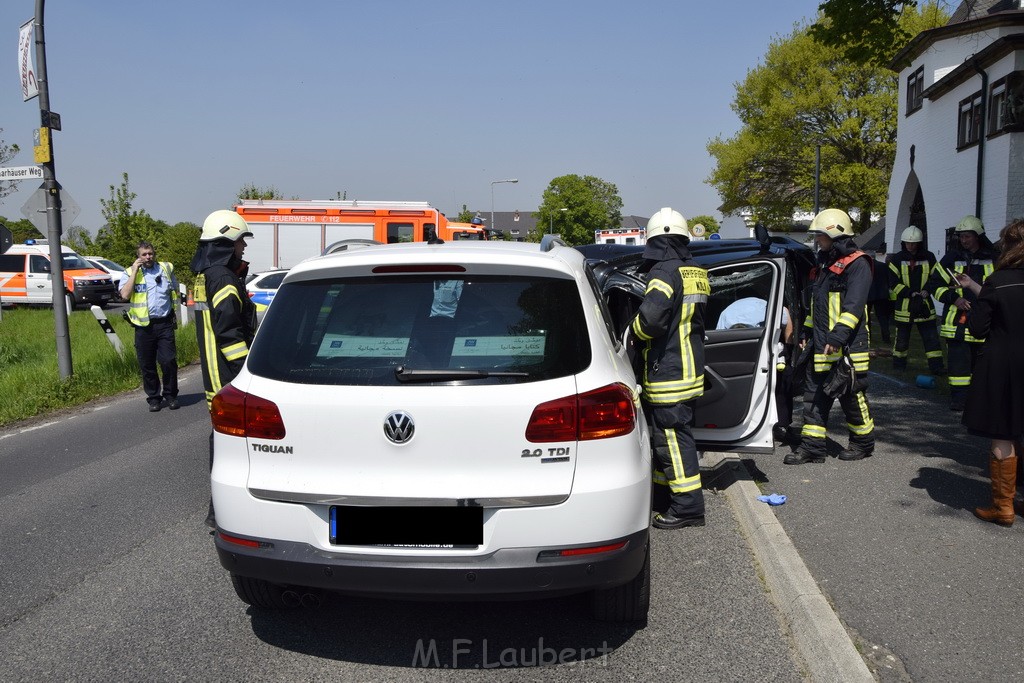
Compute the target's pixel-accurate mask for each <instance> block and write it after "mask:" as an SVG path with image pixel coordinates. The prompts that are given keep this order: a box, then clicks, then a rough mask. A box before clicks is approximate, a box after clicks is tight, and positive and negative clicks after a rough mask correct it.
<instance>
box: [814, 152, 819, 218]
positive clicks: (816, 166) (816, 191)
mask: <svg viewBox="0 0 1024 683" xmlns="http://www.w3.org/2000/svg"><path fill="white" fill-rule="evenodd" d="M820 191H821V145H815V147H814V215H815V216H817V215H818V206H819V203H818V197H819V193H820Z"/></svg>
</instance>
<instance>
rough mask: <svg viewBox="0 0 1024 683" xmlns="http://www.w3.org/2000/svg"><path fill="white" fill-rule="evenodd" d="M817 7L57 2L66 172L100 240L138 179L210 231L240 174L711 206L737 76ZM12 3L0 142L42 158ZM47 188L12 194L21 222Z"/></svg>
mask: <svg viewBox="0 0 1024 683" xmlns="http://www.w3.org/2000/svg"><path fill="white" fill-rule="evenodd" d="M818 1H819V0H774V1H773V2H763V1H762V2H755V1H752V0H738V1H737V2H731V3H726V2H694V1H693V0H666V1H662V0H652V1H649V2H636V3H626V2H621V1H619V2H609V1H606V0H591V1H589V2H557V1H555V0H546V1H535V0H517V1H516V2H512V3H493V2H479V1H478V2H463V1H462V0H459V1H445V0H441V1H439V2H433V3H428V2H411V1H406V0H376V1H373V2H368V1H366V0H361V1H359V2H355V1H349V0H335V1H321V0H307V1H306V2H280V1H279V2H269V1H264V0H248V1H245V2H243V1H241V0H217V1H210V0H204V1H200V0H174V1H173V2H159V3H158V2H139V1H138V0H132V1H126V0H104V1H102V2H99V1H93V2H81V0H49V1H48V2H46V16H45V37H46V44H47V51H46V55H47V71H48V75H49V84H50V105H51V109H52V110H53V111H55V112H57V113H59V114H60V115H61V119H62V127H63V130H62V131H60V132H57V133H55V134H54V153H55V159H56V171H57V179H58V181H59V182H60V183H61V184H62V185H63V186H64V189H65V190H66V191H67V192H68V193H69V194H70V195H71V196H72V197H73V198H74V199H75V201H76V202H77V203H78V204H79V206H81V209H82V212H81V215H80V216H79V218H78V219H77V220H76V221H75V223H76V224H79V225H82V226H84V227H86V228H87V229H89V230H90V231H91V232H93V233H95V231H96V229H97V228H98V227H99V226H100V225H101V224H102V222H103V219H102V216H101V213H100V208H101V207H100V203H99V200H100V199H101V198H104V199H105V198H107V197H109V194H110V191H109V187H110V185H117V184H119V183H120V180H121V173H122V172H127V173H128V174H129V178H130V185H131V189H132V190H133V191H134V192H136V193H137V195H138V197H137V199H136V200H135V208H137V209H144V210H146V211H148V212H149V213H150V215H152V216H153V217H155V218H158V219H162V220H165V221H168V222H170V223H175V222H178V221H186V220H187V221H193V222H195V223H202V220H203V218H204V217H205V216H206V214H207V213H209V212H210V211H212V210H214V209H218V208H227V207H229V206H230V204H231V202H232V201H233V199H234V197H235V195H236V193H237V191H238V189H239V188H240V187H241V186H242V185H243V184H245V183H250V182H251V183H255V184H256V185H258V186H269V185H273V186H274V187H276V188H277V189H278V190H279V191H280V192H281V193H282V194H283V195H284V196H285V197H287V198H290V197H298V198H301V199H331V198H334V197H335V196H336V195H337V193H339V192H342V193H346V194H347V197H348V198H349V199H375V200H388V199H395V200H410V201H429V202H430V203H431V204H433V205H434V206H437V207H438V208H440V209H441V210H442V211H445V212H447V213H448V214H449V215H453V214H454V213H456V212H458V211H459V210H460V209H461V207H462V205H463V204H467V205H468V206H469V208H471V209H474V210H480V211H483V212H484V213H485V214H486V212H489V211H490V209H491V190H492V187H491V181H493V180H499V179H507V178H518V179H519V183H518V184H515V185H512V184H501V185H495V186H494V205H495V209H496V210H498V211H511V210H513V209H519V210H522V211H530V210H534V209H536V207H537V205H538V204H539V203H540V201H541V195H542V193H543V192H544V190H545V188H546V187H547V186H548V184H549V182H550V181H551V179H552V178H555V177H557V176H560V175H564V174H567V173H576V174H580V175H594V176H598V177H600V178H603V179H604V180H607V181H609V182H612V183H615V185H617V186H618V189H619V194H620V196H621V197H622V200H623V203H624V207H623V213H624V214H637V215H642V216H649V215H651V214H652V213H654V212H655V211H657V210H658V209H659V208H660V207H662V206H672V207H673V208H676V209H678V210H680V211H682V212H683V214H684V215H686V216H692V215H696V214H702V213H711V214H713V215H718V214H717V207H718V205H719V203H720V202H719V198H718V195H717V193H716V192H715V191H714V189H713V188H711V187H710V186H708V185H707V184H706V183H704V179H705V178H706V177H707V176H708V174H709V173H710V171H711V169H712V159H711V158H710V157H709V156H708V154H707V151H706V149H705V146H706V144H707V142H708V140H709V139H711V138H713V137H714V136H716V135H724V136H731V135H733V134H734V133H735V132H736V130H737V129H738V127H739V121H738V120H737V119H736V116H735V115H734V114H733V112H732V110H731V109H730V108H729V105H730V102H731V101H732V99H733V95H734V91H735V88H734V84H735V83H736V82H738V81H741V80H742V79H743V78H744V77H745V75H746V73H747V70H748V69H750V68H753V67H755V66H756V65H757V64H758V63H759V60H760V59H761V58H762V56H763V55H764V53H765V51H766V49H767V47H768V44H769V43H770V42H771V41H772V40H773V39H774V38H775V37H777V36H779V35H788V34H789V33H790V32H791V31H792V30H793V27H794V24H795V23H797V22H800V21H803V20H804V19H805V18H809V17H812V16H813V15H814V14H815V12H816V10H817V5H818ZM34 11H35V2H34V0H4V1H3V2H2V3H0V27H2V28H0V35H4V36H7V38H6V42H7V48H6V49H0V55H6V57H4V58H3V59H2V60H0V64H5V65H6V66H5V67H4V66H0V128H3V132H2V133H0V137H2V139H3V140H4V141H5V142H7V143H8V144H10V143H17V144H18V145H20V146H21V148H22V152H21V153H20V154H19V155H18V156H17V157H15V158H14V159H13V160H11V161H9V162H8V163H7V165H8V166H26V165H31V164H32V163H33V159H32V130H33V128H36V127H38V125H39V104H38V99H33V100H30V101H28V102H23V101H22V97H21V89H20V84H19V78H18V65H17V59H16V57H17V42H18V29H19V27H20V26H21V24H23V23H24V22H25V21H27V20H29V19H30V18H32V16H33V13H34ZM39 182H40V181H36V180H29V181H23V182H22V183H21V188H22V189H21V190H20V191H19V192H17V193H15V194H13V195H10V196H8V197H6V198H4V199H3V200H0V202H2V203H0V215H4V216H7V217H9V218H11V219H18V218H21V217H22V214H21V210H20V209H21V206H22V204H24V202H25V201H26V200H27V199H28V197H29V195H30V194H31V193H32V191H34V190H35V188H36V187H38V184H39Z"/></svg>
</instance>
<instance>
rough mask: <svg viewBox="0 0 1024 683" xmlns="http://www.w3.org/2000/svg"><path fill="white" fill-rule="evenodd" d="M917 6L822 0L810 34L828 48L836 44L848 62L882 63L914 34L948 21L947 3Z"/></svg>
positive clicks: (897, 1) (905, 1) (897, 0)
mask: <svg viewBox="0 0 1024 683" xmlns="http://www.w3.org/2000/svg"><path fill="white" fill-rule="evenodd" d="M956 4H959V3H956ZM917 7H918V2H917V0H824V2H822V3H821V4H820V5H818V9H819V10H820V11H821V14H820V15H819V17H818V20H817V21H816V22H815V23H814V24H813V25H812V26H811V28H810V34H811V36H812V37H813V38H814V39H815V40H816V41H818V43H819V44H820V45H822V46H825V47H827V48H829V49H833V48H834V47H835V46H840V51H841V52H842V53H843V56H844V57H845V58H846V59H848V60H849V61H851V62H854V63H857V64H872V65H875V66H886V65H888V64H889V63H890V62H891V61H892V59H893V57H895V56H896V53H897V52H899V51H900V50H901V49H903V47H904V46H905V45H906V44H907V43H908V42H909V41H910V39H911V38H913V37H914V36H915V35H917V34H918V33H920V32H921V31H923V30H926V29H928V28H934V27H936V26H941V25H942V24H944V23H945V22H946V21H948V20H949V10H950V3H948V2H941V1H940V2H925V3H923V4H922V6H921V9H920V11H916V10H917Z"/></svg>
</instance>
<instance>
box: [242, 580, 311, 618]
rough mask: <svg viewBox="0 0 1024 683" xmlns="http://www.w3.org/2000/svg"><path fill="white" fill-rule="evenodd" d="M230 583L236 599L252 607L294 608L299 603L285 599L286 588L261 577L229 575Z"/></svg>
mask: <svg viewBox="0 0 1024 683" xmlns="http://www.w3.org/2000/svg"><path fill="white" fill-rule="evenodd" d="M231 585H232V586H234V587H235V593H236V594H237V595H238V599H239V600H241V601H242V602H244V603H245V604H247V605H252V606H253V607H262V608H264V609H278V610H281V609H294V608H296V607H298V606H299V605H300V604H301V603H300V602H298V601H289V600H286V599H285V593H286V590H287V589H286V588H285V587H284V586H279V585H277V584H276V583H270V582H269V581H264V580H263V579H254V578H251V577H249V576H239V575H238V574H232V575H231Z"/></svg>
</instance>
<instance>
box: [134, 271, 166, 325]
mask: <svg viewBox="0 0 1024 683" xmlns="http://www.w3.org/2000/svg"><path fill="white" fill-rule="evenodd" d="M157 265H159V266H160V271H161V272H162V273H163V276H164V277H165V278H167V286H168V287H169V288H170V290H171V313H172V314H173V313H174V307H175V306H176V305H177V304H178V292H177V290H176V289H175V288H174V286H173V282H174V280H173V279H172V278H173V277H174V264H173V263H168V262H167V261H161V262H160V263H158V264H157ZM145 277H146V276H145V275H144V274H143V272H142V269H141V268H139V269H138V270H136V271H135V282H134V283H132V295H131V297H130V298H129V299H128V322H130V323H131V324H132V325H135V326H136V327H146V326H147V325H149V297H148V294H147V293H146V284H145Z"/></svg>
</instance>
